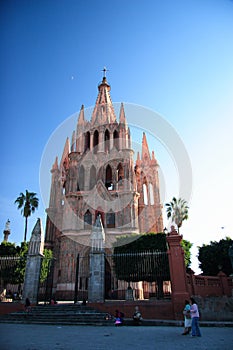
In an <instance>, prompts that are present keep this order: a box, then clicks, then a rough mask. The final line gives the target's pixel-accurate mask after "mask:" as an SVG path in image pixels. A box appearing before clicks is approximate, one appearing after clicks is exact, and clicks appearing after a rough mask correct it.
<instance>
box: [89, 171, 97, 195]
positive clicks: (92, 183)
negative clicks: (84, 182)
mask: <svg viewBox="0 0 233 350" xmlns="http://www.w3.org/2000/svg"><path fill="white" fill-rule="evenodd" d="M95 185H96V169H95V167H94V165H92V167H91V170H90V190H92V188H93V187H94V186H95Z"/></svg>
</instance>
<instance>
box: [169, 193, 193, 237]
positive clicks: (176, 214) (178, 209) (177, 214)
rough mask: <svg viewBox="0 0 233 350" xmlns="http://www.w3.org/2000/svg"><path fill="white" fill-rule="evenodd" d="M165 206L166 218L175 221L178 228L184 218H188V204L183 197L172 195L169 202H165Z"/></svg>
mask: <svg viewBox="0 0 233 350" xmlns="http://www.w3.org/2000/svg"><path fill="white" fill-rule="evenodd" d="M165 205H166V207H167V218H168V219H169V218H171V219H172V221H174V222H175V224H176V225H177V228H178V233H179V228H180V227H181V226H182V223H183V221H184V220H187V219H188V209H189V207H188V205H187V202H186V201H185V200H184V199H181V198H179V199H178V200H177V199H176V198H175V197H173V198H172V201H171V202H170V203H166V204H165Z"/></svg>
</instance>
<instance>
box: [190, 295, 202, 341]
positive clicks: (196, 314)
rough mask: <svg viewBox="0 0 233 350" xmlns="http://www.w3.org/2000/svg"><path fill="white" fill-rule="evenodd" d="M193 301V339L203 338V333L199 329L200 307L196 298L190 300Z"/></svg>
mask: <svg viewBox="0 0 233 350" xmlns="http://www.w3.org/2000/svg"><path fill="white" fill-rule="evenodd" d="M190 301H191V308H190V312H191V318H192V337H195V336H197V337H201V332H200V328H199V311H198V306H197V304H196V301H195V300H194V298H190Z"/></svg>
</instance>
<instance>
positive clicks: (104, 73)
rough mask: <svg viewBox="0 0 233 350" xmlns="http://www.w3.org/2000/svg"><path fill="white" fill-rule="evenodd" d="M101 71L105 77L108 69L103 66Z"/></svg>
mask: <svg viewBox="0 0 233 350" xmlns="http://www.w3.org/2000/svg"><path fill="white" fill-rule="evenodd" d="M102 72H103V78H106V72H108V69H107V68H106V67H104V69H102Z"/></svg>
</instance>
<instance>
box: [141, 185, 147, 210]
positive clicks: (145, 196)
mask: <svg viewBox="0 0 233 350" xmlns="http://www.w3.org/2000/svg"><path fill="white" fill-rule="evenodd" d="M142 187H143V199H144V204H145V205H148V194H147V185H146V184H143V186H142Z"/></svg>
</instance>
